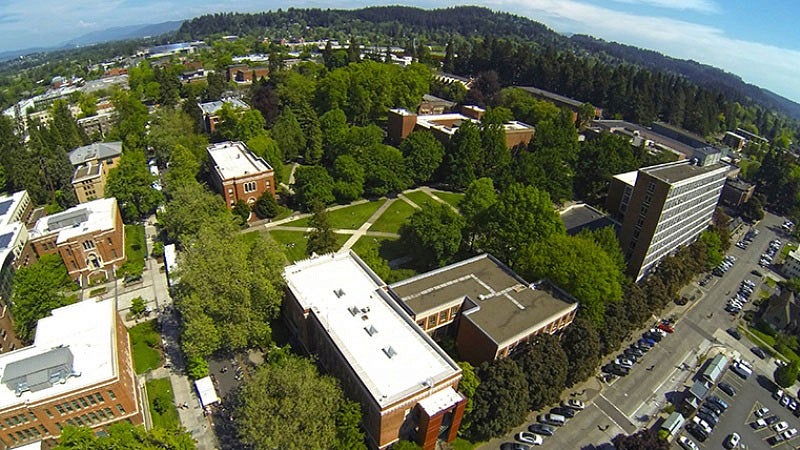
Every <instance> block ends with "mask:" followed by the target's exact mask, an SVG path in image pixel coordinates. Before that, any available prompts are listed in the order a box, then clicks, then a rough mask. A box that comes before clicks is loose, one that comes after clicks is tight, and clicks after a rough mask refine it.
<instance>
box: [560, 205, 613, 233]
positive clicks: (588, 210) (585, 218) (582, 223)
mask: <svg viewBox="0 0 800 450" xmlns="http://www.w3.org/2000/svg"><path fill="white" fill-rule="evenodd" d="M561 220H562V221H563V222H564V226H565V227H566V228H567V234H569V235H575V234H578V233H580V232H581V231H582V230H583V229H584V228H588V229H589V230H592V231H594V230H599V229H600V228H605V227H613V226H615V222H614V221H613V220H611V218H610V217H608V215H607V214H604V213H603V212H601V211H598V210H597V209H595V208H592V207H591V206H589V205H586V204H583V205H575V206H573V207H571V208H569V209H567V210H565V211H563V212H562V213H561Z"/></svg>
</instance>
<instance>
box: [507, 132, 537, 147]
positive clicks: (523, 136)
mask: <svg viewBox="0 0 800 450" xmlns="http://www.w3.org/2000/svg"><path fill="white" fill-rule="evenodd" d="M531 139H533V128H529V129H526V130H506V147H508V148H514V147H516V146H517V145H520V144H525V145H528V143H530V142H531Z"/></svg>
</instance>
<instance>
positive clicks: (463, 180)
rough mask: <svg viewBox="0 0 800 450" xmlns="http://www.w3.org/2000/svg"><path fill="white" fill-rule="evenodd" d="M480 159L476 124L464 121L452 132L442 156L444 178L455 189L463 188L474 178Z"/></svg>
mask: <svg viewBox="0 0 800 450" xmlns="http://www.w3.org/2000/svg"><path fill="white" fill-rule="evenodd" d="M481 159H482V153H481V133H480V129H479V128H478V127H477V125H475V124H473V123H472V122H465V123H463V124H462V125H461V126H460V127H458V130H457V131H456V132H455V134H453V137H452V138H451V139H450V145H448V147H447V153H446V154H445V156H444V163H443V176H444V180H445V181H446V182H447V183H449V184H450V185H452V186H453V187H454V188H455V189H465V188H466V187H467V186H469V184H470V183H472V182H473V181H474V180H475V178H476V174H475V169H476V167H477V165H478V164H479V162H480V161H481Z"/></svg>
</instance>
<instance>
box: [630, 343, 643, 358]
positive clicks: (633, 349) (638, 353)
mask: <svg viewBox="0 0 800 450" xmlns="http://www.w3.org/2000/svg"><path fill="white" fill-rule="evenodd" d="M629 349H630V351H631V352H633V354H634V355H636V356H637V357H638V358H641V357H642V356H644V352H645V351H644V350H642V349H641V348H639V347H638V346H637V345H636V344H631V346H630V347H629Z"/></svg>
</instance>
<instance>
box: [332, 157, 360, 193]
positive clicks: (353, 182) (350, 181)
mask: <svg viewBox="0 0 800 450" xmlns="http://www.w3.org/2000/svg"><path fill="white" fill-rule="evenodd" d="M331 175H333V178H334V180H336V181H335V182H334V185H333V195H334V196H335V197H336V201H337V202H339V203H350V202H352V201H353V200H356V199H357V198H359V197H361V195H363V194H364V180H365V179H366V175H365V174H364V168H363V167H362V166H361V164H359V163H358V161H356V159H355V158H353V157H352V156H350V155H340V156H339V157H337V158H336V161H334V162H333V168H332V169H331Z"/></svg>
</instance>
